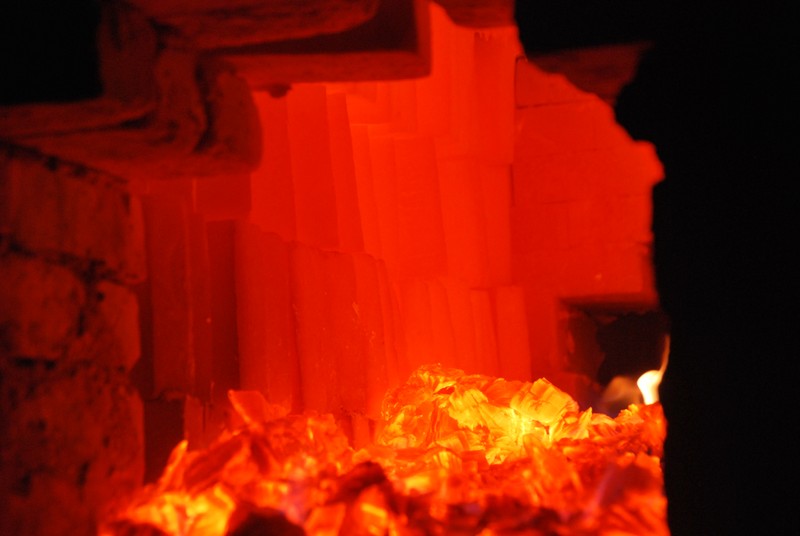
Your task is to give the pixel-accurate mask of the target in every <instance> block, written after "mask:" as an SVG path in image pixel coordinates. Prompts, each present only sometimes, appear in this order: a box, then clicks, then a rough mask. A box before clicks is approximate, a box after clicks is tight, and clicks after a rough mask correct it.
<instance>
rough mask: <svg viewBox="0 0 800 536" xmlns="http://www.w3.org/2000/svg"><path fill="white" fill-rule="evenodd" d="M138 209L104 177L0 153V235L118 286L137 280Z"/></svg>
mask: <svg viewBox="0 0 800 536" xmlns="http://www.w3.org/2000/svg"><path fill="white" fill-rule="evenodd" d="M143 225H144V224H143V219H142V214H141V206H140V203H139V200H138V199H137V198H136V197H133V196H131V195H130V194H129V193H127V192H125V191H124V190H123V189H122V188H121V187H120V186H118V185H117V184H115V183H114V182H113V181H112V180H110V178H109V177H105V176H103V175H102V174H100V173H98V172H95V171H90V170H86V169H83V168H79V167H76V166H73V165H70V164H65V163H61V162H58V161H56V160H54V159H50V160H47V159H45V158H43V157H39V156H36V155H34V154H32V153H27V152H23V151H21V150H13V149H7V150H5V151H0V234H2V235H6V240H7V241H8V242H10V243H11V244H12V245H13V246H14V247H16V248H18V249H21V250H24V251H27V252H31V253H35V254H38V255H43V256H48V257H50V258H62V259H64V258H66V259H69V260H71V261H74V262H77V263H78V264H79V265H81V266H85V267H86V268H92V269H93V270H94V271H95V273H97V274H98V275H101V276H104V277H109V278H112V279H116V280H120V281H124V282H136V281H140V280H142V279H143V278H144V273H145V268H144V267H145V262H144V244H143V242H144V227H143Z"/></svg>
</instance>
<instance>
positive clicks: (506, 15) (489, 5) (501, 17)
mask: <svg viewBox="0 0 800 536" xmlns="http://www.w3.org/2000/svg"><path fill="white" fill-rule="evenodd" d="M435 2H436V3H437V4H439V5H440V6H442V7H443V8H444V9H445V10H446V11H447V15H448V16H449V17H450V18H451V19H452V20H453V22H454V23H456V24H458V25H459V26H466V27H468V28H490V27H494V26H510V25H513V24H514V0H435Z"/></svg>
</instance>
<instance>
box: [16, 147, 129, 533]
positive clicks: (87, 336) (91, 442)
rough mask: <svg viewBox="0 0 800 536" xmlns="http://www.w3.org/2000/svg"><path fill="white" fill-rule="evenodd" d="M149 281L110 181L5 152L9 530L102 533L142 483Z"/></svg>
mask: <svg viewBox="0 0 800 536" xmlns="http://www.w3.org/2000/svg"><path fill="white" fill-rule="evenodd" d="M144 276H145V272H144V246H143V220H142V214H141V207H140V205H139V202H138V200H137V198H136V197H134V196H131V195H130V194H129V193H128V192H126V190H125V185H124V184H123V183H121V182H119V181H117V180H115V179H114V178H113V177H110V176H107V175H105V174H103V173H100V172H97V171H93V170H90V169H86V168H84V167H82V166H79V165H73V164H70V163H67V162H63V161H59V160H57V159H53V158H48V157H45V156H42V155H40V154H37V153H35V152H32V151H27V150H23V149H19V148H14V147H10V146H3V147H0V405H1V406H2V408H3V412H2V417H0V437H2V438H3V440H2V443H1V444H0V475H2V478H1V479H0V529H2V530H0V532H2V533H3V534H26V535H45V534H75V535H82V534H87V535H88V534H93V533H94V520H95V518H96V516H97V515H101V514H102V512H103V510H104V508H105V507H106V506H107V505H109V504H110V501H111V500H113V499H114V498H115V497H116V496H118V495H120V494H124V493H125V492H126V491H128V490H131V489H133V488H135V487H136V486H138V485H139V484H140V483H141V479H142V471H143V461H144V457H143V448H142V445H143V443H142V440H143V438H142V405H141V401H140V399H139V396H138V394H137V392H136V391H135V390H134V389H133V388H132V386H131V383H130V381H129V377H128V373H129V372H130V371H131V369H132V367H133V366H134V365H135V363H136V361H137V359H138V358H139V340H140V339H139V317H138V304H137V299H136V296H135V294H134V293H133V292H132V290H131V285H133V284H135V283H137V282H139V281H141V280H142V279H143V278H144Z"/></svg>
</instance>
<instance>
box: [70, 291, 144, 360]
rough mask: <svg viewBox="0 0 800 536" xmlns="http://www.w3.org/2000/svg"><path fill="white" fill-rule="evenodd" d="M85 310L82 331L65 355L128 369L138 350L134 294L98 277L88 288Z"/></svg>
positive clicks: (71, 358) (138, 337)
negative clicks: (98, 280)
mask: <svg viewBox="0 0 800 536" xmlns="http://www.w3.org/2000/svg"><path fill="white" fill-rule="evenodd" d="M84 311H85V312H84V315H83V323H82V328H83V330H82V333H81V334H80V336H79V337H78V338H77V340H75V342H74V343H73V344H72V345H71V346H70V348H69V352H68V358H69V359H70V360H73V361H84V360H92V361H93V362H95V363H98V364H102V365H105V366H107V367H109V368H112V369H116V370H121V371H126V372H127V371H130V370H131V369H132V368H133V366H134V365H135V364H136V361H138V359H139V355H140V350H141V348H140V347H141V340H140V333H139V305H138V300H137V298H136V295H135V294H134V293H133V292H132V291H131V290H130V289H128V288H127V287H124V286H122V285H118V284H115V283H111V282H109V281H100V282H98V283H96V284H94V285H91V286H90V287H89V289H88V290H87V300H86V306H85V308H84Z"/></svg>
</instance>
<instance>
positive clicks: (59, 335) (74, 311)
mask: <svg viewBox="0 0 800 536" xmlns="http://www.w3.org/2000/svg"><path fill="white" fill-rule="evenodd" d="M85 299H86V297H85V290H84V286H83V284H82V283H81V281H80V280H79V279H78V278H77V277H76V276H75V274H74V273H72V272H71V271H70V270H68V269H66V268H64V267H61V266H58V265H55V264H50V263H47V262H44V261H42V260H40V259H36V258H29V257H24V256H21V255H16V254H12V253H8V254H5V255H0V357H3V358H19V357H23V358H34V359H56V358H58V357H60V356H61V355H62V354H63V352H64V351H65V350H66V348H67V346H68V345H69V343H70V342H71V341H73V340H75V339H76V337H77V336H78V332H79V330H80V322H81V311H82V307H83V305H84V303H85Z"/></svg>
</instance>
